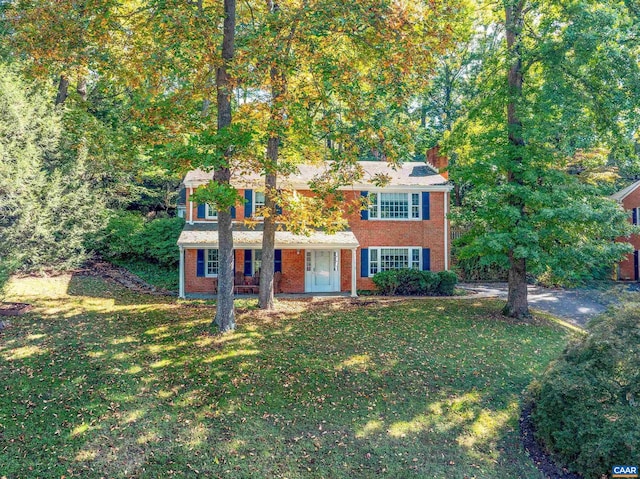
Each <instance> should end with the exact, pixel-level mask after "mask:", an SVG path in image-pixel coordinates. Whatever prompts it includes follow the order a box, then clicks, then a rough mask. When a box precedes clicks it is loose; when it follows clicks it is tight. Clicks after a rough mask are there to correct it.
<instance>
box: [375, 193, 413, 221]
mask: <svg viewBox="0 0 640 479" xmlns="http://www.w3.org/2000/svg"><path fill="white" fill-rule="evenodd" d="M369 219H381V220H401V219H404V220H408V219H420V193H373V192H372V193H369Z"/></svg>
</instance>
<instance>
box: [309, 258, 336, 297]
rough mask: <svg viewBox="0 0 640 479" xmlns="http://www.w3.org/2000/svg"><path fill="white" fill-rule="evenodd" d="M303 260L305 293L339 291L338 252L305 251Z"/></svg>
mask: <svg viewBox="0 0 640 479" xmlns="http://www.w3.org/2000/svg"><path fill="white" fill-rule="evenodd" d="M305 259H306V265H305V291H307V292H310V293H329V292H333V291H340V251H338V250H307V252H306V255H305Z"/></svg>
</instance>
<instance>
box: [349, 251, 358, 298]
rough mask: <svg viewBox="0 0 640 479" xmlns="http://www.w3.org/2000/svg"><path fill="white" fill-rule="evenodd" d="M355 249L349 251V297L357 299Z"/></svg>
mask: <svg viewBox="0 0 640 479" xmlns="http://www.w3.org/2000/svg"><path fill="white" fill-rule="evenodd" d="M356 251H357V250H356V248H353V249H352V250H351V297H352V298H357V297H358V293H357V287H356V278H357V276H356V269H357V267H356Z"/></svg>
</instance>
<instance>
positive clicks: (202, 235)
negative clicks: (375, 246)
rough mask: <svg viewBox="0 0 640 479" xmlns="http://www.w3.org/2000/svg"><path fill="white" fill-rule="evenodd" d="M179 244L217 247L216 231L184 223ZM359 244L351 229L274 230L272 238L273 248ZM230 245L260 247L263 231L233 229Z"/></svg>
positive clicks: (341, 247) (185, 246) (345, 246)
mask: <svg viewBox="0 0 640 479" xmlns="http://www.w3.org/2000/svg"><path fill="white" fill-rule="evenodd" d="M193 226H200V225H193ZM207 226H208V225H207ZM178 246H180V247H182V248H217V247H218V231H217V229H213V228H206V229H205V228H193V229H191V228H187V227H185V229H184V230H183V231H182V233H181V234H180V238H179V239H178ZM358 246H360V243H358V240H357V239H356V237H355V235H354V234H353V233H352V232H351V231H339V232H337V233H334V234H327V233H324V232H321V231H314V232H313V233H311V234H309V235H308V236H307V235H298V234H293V233H291V232H289V231H276V238H275V248H276V249H355V248H357V247H358ZM233 247H234V249H261V248H262V231H257V230H236V229H234V231H233Z"/></svg>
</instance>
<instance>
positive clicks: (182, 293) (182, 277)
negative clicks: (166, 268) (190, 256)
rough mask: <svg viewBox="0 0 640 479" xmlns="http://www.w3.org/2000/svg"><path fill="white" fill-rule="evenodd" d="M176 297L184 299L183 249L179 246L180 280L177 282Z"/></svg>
mask: <svg viewBox="0 0 640 479" xmlns="http://www.w3.org/2000/svg"><path fill="white" fill-rule="evenodd" d="M178 284H179V285H180V286H179V291H178V296H179V297H180V298H182V299H184V248H183V247H182V246H180V279H179V281H178Z"/></svg>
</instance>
